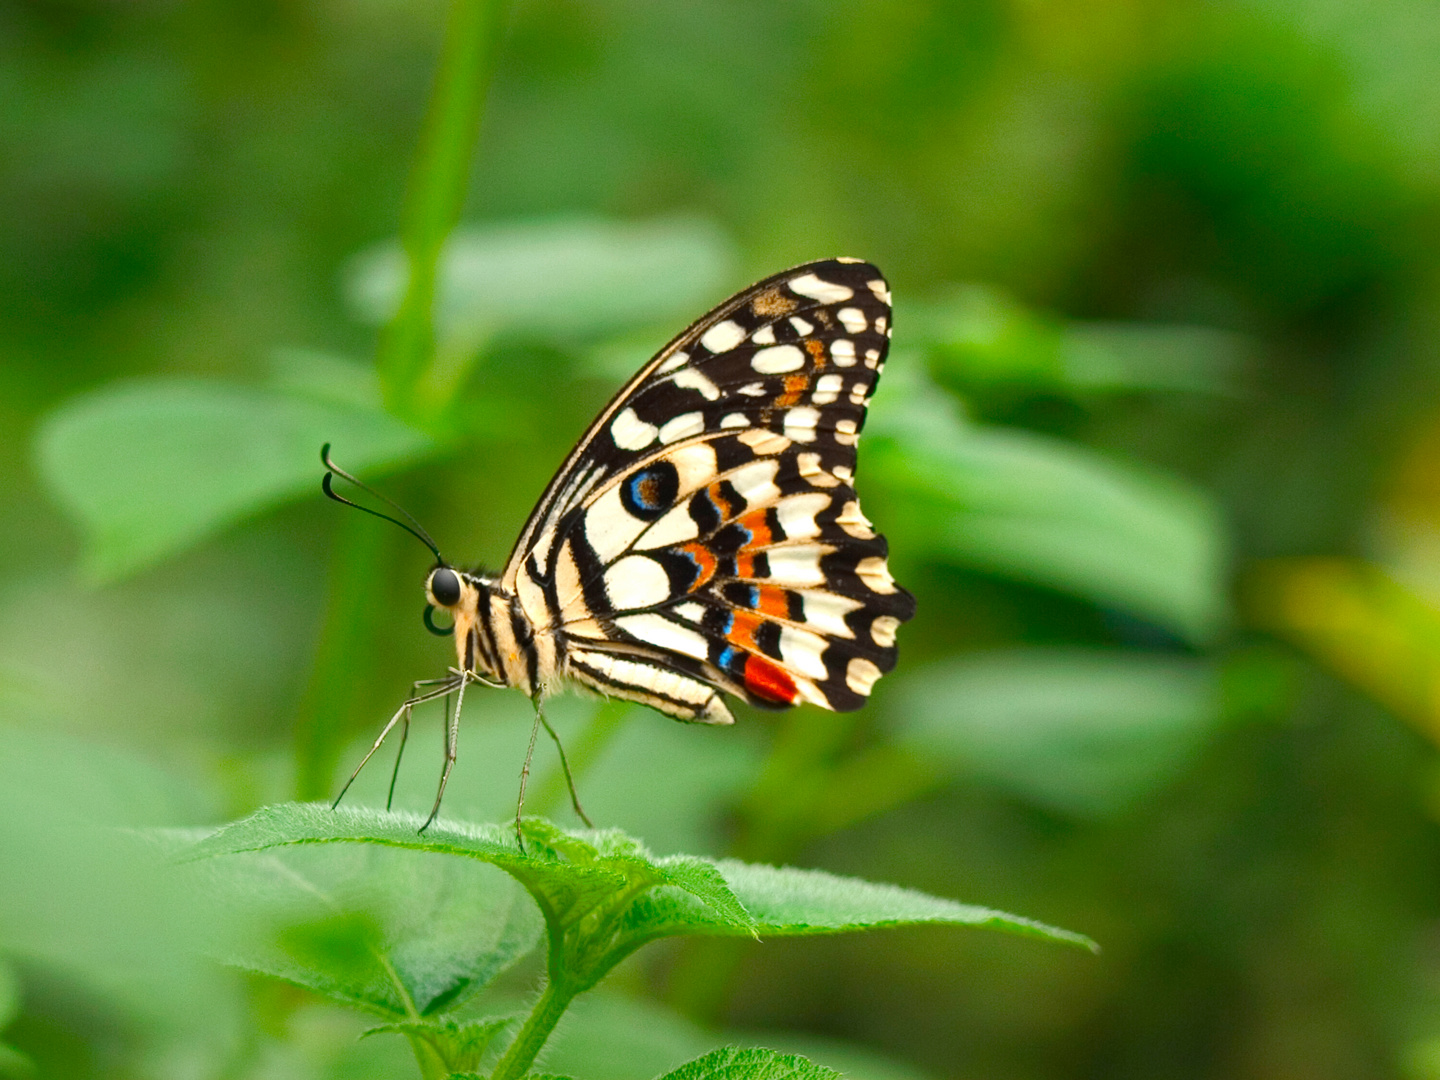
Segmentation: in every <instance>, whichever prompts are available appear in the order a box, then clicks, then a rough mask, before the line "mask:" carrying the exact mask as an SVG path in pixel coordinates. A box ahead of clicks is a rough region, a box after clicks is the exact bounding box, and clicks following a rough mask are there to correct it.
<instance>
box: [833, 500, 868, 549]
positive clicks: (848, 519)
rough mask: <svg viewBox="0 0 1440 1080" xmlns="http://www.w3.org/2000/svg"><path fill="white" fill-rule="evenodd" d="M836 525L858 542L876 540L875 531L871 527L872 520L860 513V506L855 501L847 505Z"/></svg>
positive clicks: (836, 520)
mask: <svg viewBox="0 0 1440 1080" xmlns="http://www.w3.org/2000/svg"><path fill="white" fill-rule="evenodd" d="M835 524H836V525H839V526H840V528H842V529H844V530H845V531H846V532H847V533H849V534H850V535H851V536H853V537H855V539H856V540H873V539H875V530H874V529H873V528H871V526H870V519H869V518H867V517H866V516H865V515H864V514H863V513H861V512H860V504H859V503H858V502H856V501H855V500H854V499H851V500H850V501H849V502H847V503H846V504H845V508H844V509H843V510H841V511H840V516H839V517H837V518H836V519H835Z"/></svg>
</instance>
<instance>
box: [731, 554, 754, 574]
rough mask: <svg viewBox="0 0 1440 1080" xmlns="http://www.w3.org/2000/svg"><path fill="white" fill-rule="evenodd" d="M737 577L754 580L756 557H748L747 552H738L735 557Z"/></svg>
mask: <svg viewBox="0 0 1440 1080" xmlns="http://www.w3.org/2000/svg"><path fill="white" fill-rule="evenodd" d="M735 576H736V577H737V578H740V579H742V580H743V579H745V578H753V577H754V576H755V556H754V555H747V554H745V552H743V551H741V552H737V553H736V555H735Z"/></svg>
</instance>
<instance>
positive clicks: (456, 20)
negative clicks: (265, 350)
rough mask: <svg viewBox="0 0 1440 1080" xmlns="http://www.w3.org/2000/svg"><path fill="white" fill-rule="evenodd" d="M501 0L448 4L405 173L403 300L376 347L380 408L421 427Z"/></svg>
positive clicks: (459, 0)
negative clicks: (439, 285)
mask: <svg viewBox="0 0 1440 1080" xmlns="http://www.w3.org/2000/svg"><path fill="white" fill-rule="evenodd" d="M505 6H506V5H505V2H504V0H452V3H451V6H450V15H449V19H448V21H447V24H446V28H445V42H444V45H443V47H442V50H441V54H440V63H439V67H438V69H437V71H436V74H435V86H434V90H433V92H432V94H431V97H430V106H429V109H428V111H427V113H426V116H425V126H424V129H423V131H422V133H421V136H420V147H419V150H418V152H417V154H416V157H415V165H414V167H413V169H412V171H411V174H410V188H409V193H408V195H407V197H406V202H405V212H404V220H403V225H402V241H403V243H404V247H405V255H406V261H407V262H408V264H409V275H408V278H407V281H406V286H405V296H404V299H403V300H402V301H401V304H400V308H399V310H398V311H397V312H396V314H395V318H394V319H393V320H392V321H391V323H390V325H389V326H388V327H387V328H386V330H385V332H384V334H383V336H382V338H381V342H380V353H379V357H378V366H379V370H380V385H381V387H382V388H383V390H384V393H385V404H386V405H387V406H388V407H389V409H390V410H391V411H392V412H395V413H397V414H398V415H400V416H403V417H407V418H409V419H412V420H416V421H419V422H423V421H426V420H433V419H434V418H433V416H424V415H419V414H421V413H425V412H429V411H431V410H429V409H426V408H424V407H423V406H425V405H426V404H427V403H425V402H422V401H421V400H420V397H421V396H422V395H421V394H420V392H419V391H420V388H421V384H422V382H424V381H425V378H426V375H427V373H428V370H429V368H430V367H431V366H432V365H433V363H434V354H435V326H434V308H435V287H436V279H437V273H438V267H439V262H440V253H441V250H442V249H443V247H444V244H445V240H446V238H447V237H448V236H449V235H450V232H451V230H452V229H454V227H455V224H456V222H458V221H459V220H460V211H461V209H462V208H463V206H464V203H465V192H466V189H467V187H468V181H469V174H470V163H471V161H472V160H473V158H474V156H475V145H476V142H477V140H478V138H479V133H480V117H481V114H482V112H483V109H484V103H485V92H486V89H487V87H488V85H489V81H490V80H489V76H490V73H491V70H492V68H493V66H494V55H495V53H496V51H497V50H496V44H497V40H498V38H499V31H500V26H501V16H502V14H503V12H504V10H505Z"/></svg>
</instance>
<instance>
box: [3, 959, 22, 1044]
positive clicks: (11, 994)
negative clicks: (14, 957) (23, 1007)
mask: <svg viewBox="0 0 1440 1080" xmlns="http://www.w3.org/2000/svg"><path fill="white" fill-rule="evenodd" d="M18 1015H20V978H19V976H17V975H16V974H15V968H14V967H13V966H11V965H10V964H7V963H6V962H5V961H4V960H3V959H0V1031H4V1030H5V1029H6V1028H7V1027H8V1026H9V1025H10V1021H12V1020H14V1019H15V1017H17V1016H18Z"/></svg>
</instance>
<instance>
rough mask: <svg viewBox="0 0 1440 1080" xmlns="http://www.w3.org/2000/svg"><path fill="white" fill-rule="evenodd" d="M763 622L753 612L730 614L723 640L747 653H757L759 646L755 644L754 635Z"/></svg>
mask: <svg viewBox="0 0 1440 1080" xmlns="http://www.w3.org/2000/svg"><path fill="white" fill-rule="evenodd" d="M764 622H765V620H764V619H762V618H761V617H760V616H759V615H756V614H755V613H754V612H753V611H734V612H731V618H730V629H729V631H728V632H727V633H726V634H725V640H726V641H728V642H730V644H731V645H734V646H737V647H738V648H741V649H745V650H746V651H748V652H758V651H759V649H760V646H759V645H757V644H756V643H755V634H756V632H757V631H758V630H759V629H760V627H761V626H762V625H763V624H764Z"/></svg>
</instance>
